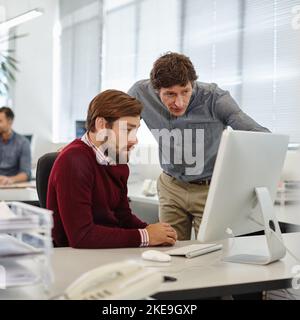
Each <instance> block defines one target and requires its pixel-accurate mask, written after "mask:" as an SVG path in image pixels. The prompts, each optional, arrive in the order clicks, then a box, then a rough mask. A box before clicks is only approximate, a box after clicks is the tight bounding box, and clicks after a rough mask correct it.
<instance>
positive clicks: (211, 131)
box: [129, 53, 269, 240]
mask: <svg viewBox="0 0 300 320" xmlns="http://www.w3.org/2000/svg"><path fill="white" fill-rule="evenodd" d="M197 78H198V77H197V75H196V71H195V68H194V66H193V64H192V62H191V61H190V59H189V58H188V57H186V56H185V55H182V54H178V53H167V54H165V55H163V56H161V57H160V58H159V59H158V60H156V61H155V62H154V66H153V69H152V71H151V74H150V80H141V81H138V82H137V83H135V84H134V85H133V86H132V87H131V89H130V90H129V94H130V95H131V96H133V97H135V98H137V99H138V100H139V101H140V102H141V103H142V104H143V106H144V109H143V112H142V118H143V120H144V121H145V123H146V125H147V126H148V128H149V129H150V130H151V132H152V134H153V135H154V137H155V139H156V140H157V142H158V145H159V159H160V164H161V167H162V169H163V173H162V174H161V175H160V177H159V179H158V183H157V190H158V196H159V218H160V221H162V222H166V223H169V224H170V225H171V226H172V227H173V228H174V229H175V230H176V231H177V235H178V240H188V239H190V237H191V231H192V228H193V227H194V229H195V234H196V235H197V233H198V229H199V225H200V223H201V219H202V215H203V211H204V206H205V202H206V198H207V194H208V190H209V185H210V181H211V177H212V173H213V169H214V164H215V160H216V156H217V152H218V147H219V143H220V139H221V135H222V132H223V130H224V129H225V128H226V127H227V126H230V127H232V128H233V129H236V130H247V131H265V132H269V130H268V129H267V128H264V127H262V126H260V125H259V124H258V123H256V122H255V121H254V120H253V119H251V118H250V117H249V116H248V115H246V114H245V113H244V112H243V111H242V110H241V109H240V108H239V106H238V105H237V103H236V102H235V101H234V99H233V98H232V97H231V96H230V94H229V92H228V91H224V90H222V89H220V88H219V87H218V86H217V85H216V84H214V83H203V82H199V81H196V80H197ZM194 154H196V156H194ZM191 159H192V160H193V159H194V163H192V162H191Z"/></svg>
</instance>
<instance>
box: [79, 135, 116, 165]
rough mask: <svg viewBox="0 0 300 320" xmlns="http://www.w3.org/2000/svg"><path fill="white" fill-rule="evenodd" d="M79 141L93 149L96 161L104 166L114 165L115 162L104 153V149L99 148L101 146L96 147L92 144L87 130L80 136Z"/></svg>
mask: <svg viewBox="0 0 300 320" xmlns="http://www.w3.org/2000/svg"><path fill="white" fill-rule="evenodd" d="M81 141H82V142H84V143H85V144H87V145H88V146H89V147H91V148H92V149H93V151H94V153H95V155H96V161H97V163H99V164H101V165H104V166H108V165H115V162H114V161H113V160H112V159H111V158H109V157H107V156H106V155H105V154H104V151H103V150H102V149H101V147H97V146H95V145H94V143H93V142H92V141H91V140H90V138H89V136H88V133H87V132H86V133H85V134H84V135H83V136H82V138H81Z"/></svg>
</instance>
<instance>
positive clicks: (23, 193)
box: [0, 181, 39, 202]
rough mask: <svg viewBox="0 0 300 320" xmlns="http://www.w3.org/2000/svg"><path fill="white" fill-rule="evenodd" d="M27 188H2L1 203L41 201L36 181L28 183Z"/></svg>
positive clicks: (0, 190)
mask: <svg viewBox="0 0 300 320" xmlns="http://www.w3.org/2000/svg"><path fill="white" fill-rule="evenodd" d="M28 185H29V186H30V187H25V188H8V189H6V188H0V201H27V202H31V201H39V199H38V195H37V191H36V188H35V181H31V182H29V183H28Z"/></svg>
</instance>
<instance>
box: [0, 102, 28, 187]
mask: <svg viewBox="0 0 300 320" xmlns="http://www.w3.org/2000/svg"><path fill="white" fill-rule="evenodd" d="M13 120H14V113H13V111H12V110H11V109H10V108H7V107H2V108H0V186H1V185H9V184H13V183H17V182H24V181H27V180H30V177H31V153H30V143H29V141H28V139H27V138H25V137H24V136H22V135H20V134H18V133H16V132H15V131H13V130H12V124H13Z"/></svg>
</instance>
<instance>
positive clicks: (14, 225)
mask: <svg viewBox="0 0 300 320" xmlns="http://www.w3.org/2000/svg"><path fill="white" fill-rule="evenodd" d="M38 226H39V221H38V217H35V216H28V217H22V216H21V217H18V216H16V215H15V214H14V213H13V212H12V211H11V210H10V209H9V207H8V206H7V204H6V203H5V202H0V233H1V232H2V233H3V232H5V233H12V232H17V231H19V230H24V231H25V230H31V229H34V228H38Z"/></svg>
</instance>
